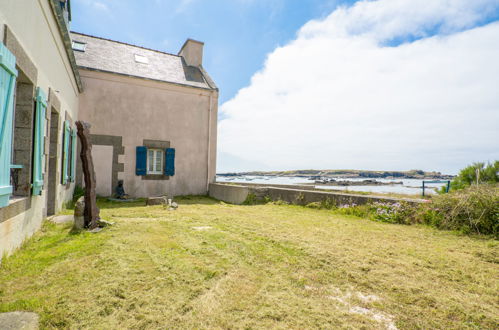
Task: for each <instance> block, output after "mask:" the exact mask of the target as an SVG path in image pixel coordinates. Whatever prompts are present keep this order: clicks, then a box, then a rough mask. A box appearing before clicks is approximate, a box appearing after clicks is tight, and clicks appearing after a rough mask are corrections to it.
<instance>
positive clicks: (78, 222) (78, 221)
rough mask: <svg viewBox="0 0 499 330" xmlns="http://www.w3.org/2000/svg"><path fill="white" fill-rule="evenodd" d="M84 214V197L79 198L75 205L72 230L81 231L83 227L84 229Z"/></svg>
mask: <svg viewBox="0 0 499 330" xmlns="http://www.w3.org/2000/svg"><path fill="white" fill-rule="evenodd" d="M84 212H85V197H84V196H81V197H80V198H78V200H77V201H76V204H75V211H74V224H73V229H76V230H81V229H83V227H85V218H84V216H83V215H84Z"/></svg>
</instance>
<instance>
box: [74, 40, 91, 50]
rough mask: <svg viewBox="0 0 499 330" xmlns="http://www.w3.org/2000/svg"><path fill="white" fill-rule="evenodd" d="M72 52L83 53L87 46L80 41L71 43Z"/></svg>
mask: <svg viewBox="0 0 499 330" xmlns="http://www.w3.org/2000/svg"><path fill="white" fill-rule="evenodd" d="M72 47H73V50H77V51H79V52H84V51H85V48H86V47H87V44H86V43H84V42H81V41H73V43H72Z"/></svg>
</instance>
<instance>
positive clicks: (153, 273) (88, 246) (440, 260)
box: [0, 197, 499, 329]
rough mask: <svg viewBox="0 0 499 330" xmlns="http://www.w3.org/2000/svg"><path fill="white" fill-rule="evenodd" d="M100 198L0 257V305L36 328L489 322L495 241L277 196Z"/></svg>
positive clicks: (494, 312)
mask: <svg viewBox="0 0 499 330" xmlns="http://www.w3.org/2000/svg"><path fill="white" fill-rule="evenodd" d="M178 202H179V204H180V207H179V209H178V210H176V211H168V210H165V209H163V207H161V206H152V207H146V206H143V205H142V204H141V203H132V204H120V203H101V205H100V206H101V216H102V217H103V218H104V219H106V220H110V221H115V222H116V224H115V225H114V226H112V227H108V228H106V229H104V230H103V231H102V232H100V233H98V234H90V233H87V232H83V233H79V234H72V233H70V229H71V226H70V225H55V224H50V223H45V224H44V226H43V229H42V230H41V231H40V232H39V233H37V234H36V235H35V236H34V237H33V238H32V239H31V240H29V241H28V242H27V243H26V244H25V246H24V247H23V248H22V249H21V250H19V251H17V252H16V253H15V254H14V255H13V256H11V257H9V258H6V259H4V260H3V263H2V264H1V265H0V312H6V311H14V310H26V311H34V312H37V313H39V314H40V316H41V322H42V327H44V328H72V329H76V328H94V329H125V328H134V329H157V328H163V329H165V328H169V329H170V328H224V329H226V328H261V329H262V328H263V329H266V328H283V329H284V328H294V329H304V328H322V329H324V328H350V329H357V328H366V329H371V328H376V329H383V328H387V329H394V328H395V327H397V328H399V329H414V328H420V329H429V328H441V329H448V328H472V329H473V328H474V329H478V328H480V329H486V328H488V329H492V328H497V326H498V324H499V317H498V316H499V301H498V295H497V293H498V292H499V288H498V284H499V267H498V263H499V260H498V259H499V253H498V251H499V244H498V242H497V241H494V240H485V239H480V238H474V237H469V236H460V235H458V234H455V233H452V232H445V231H438V230H435V229H432V228H428V227H423V226H403V225H391V224H385V223H377V222H373V221H369V220H365V219H359V218H355V217H348V216H343V215H338V214H335V213H334V212H332V211H328V210H315V209H309V208H304V207H300V206H289V205H272V204H267V205H256V206H235V205H228V204H225V203H221V202H217V201H214V200H211V199H208V198H197V197H196V198H184V199H179V200H178Z"/></svg>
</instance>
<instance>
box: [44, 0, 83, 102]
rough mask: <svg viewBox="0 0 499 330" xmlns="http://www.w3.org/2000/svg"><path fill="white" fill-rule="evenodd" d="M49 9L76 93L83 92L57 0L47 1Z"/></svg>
mask: <svg viewBox="0 0 499 330" xmlns="http://www.w3.org/2000/svg"><path fill="white" fill-rule="evenodd" d="M49 3H50V7H51V8H52V13H53V14H54V17H55V19H56V22H57V27H58V28H59V32H60V33H61V38H62V41H63V43H64V48H65V50H66V54H67V55H68V58H69V63H70V65H71V70H72V71H73V74H74V78H75V80H76V85H77V86H78V92H80V93H82V92H83V85H82V83H81V79H80V74H79V72H78V66H77V65H76V59H75V56H74V53H73V47H72V45H71V37H70V36H69V31H68V27H67V25H66V23H65V21H64V16H63V14H62V11H61V8H60V7H59V6H58V5H57V0H49Z"/></svg>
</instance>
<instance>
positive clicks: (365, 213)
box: [335, 203, 371, 218]
mask: <svg viewBox="0 0 499 330" xmlns="http://www.w3.org/2000/svg"><path fill="white" fill-rule="evenodd" d="M335 212H336V213H339V214H344V215H352V216H355V217H359V218H368V217H369V215H370V214H371V207H370V206H369V205H357V204H355V203H352V204H343V205H340V206H338V209H337V210H336V211H335Z"/></svg>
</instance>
